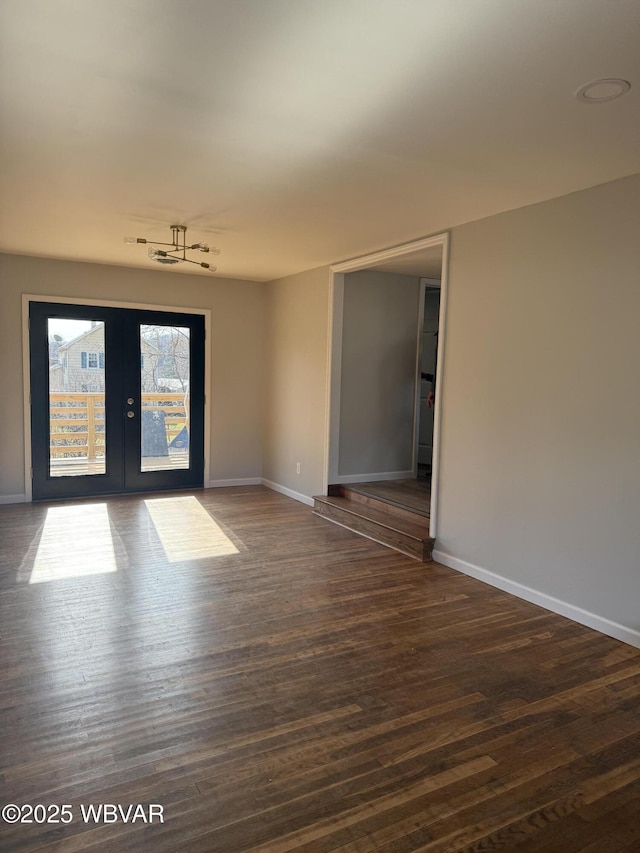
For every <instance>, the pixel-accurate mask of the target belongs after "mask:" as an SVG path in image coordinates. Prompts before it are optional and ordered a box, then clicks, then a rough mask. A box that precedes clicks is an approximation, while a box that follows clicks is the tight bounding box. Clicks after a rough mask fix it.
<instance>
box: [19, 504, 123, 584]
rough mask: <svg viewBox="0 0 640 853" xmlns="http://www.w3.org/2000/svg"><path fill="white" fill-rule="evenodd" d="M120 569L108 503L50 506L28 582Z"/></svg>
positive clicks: (96, 573)
mask: <svg viewBox="0 0 640 853" xmlns="http://www.w3.org/2000/svg"><path fill="white" fill-rule="evenodd" d="M117 570H118V565H117V562H116V554H115V549H114V545H113V537H112V535H111V525H110V524H109V515H108V513H107V505H106V504H103V503H102V504H91V505H87V504H83V505H80V506H60V507H50V508H49V509H48V510H47V517H46V519H45V522H44V526H43V528H42V534H41V536H40V542H39V543H38V550H37V551H36V555H35V558H34V560H33V566H32V568H31V575H30V577H29V583H43V582H45V581H56V580H62V579H64V578H77V577H83V576H86V575H101V574H105V573H107V572H115V571H117Z"/></svg>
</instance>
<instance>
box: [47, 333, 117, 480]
mask: <svg viewBox="0 0 640 853" xmlns="http://www.w3.org/2000/svg"><path fill="white" fill-rule="evenodd" d="M47 325H48V328H47V337H48V345H49V476H51V477H74V476H76V477H77V476H86V475H88V474H104V473H105V472H106V465H105V449H106V448H105V440H106V433H105V408H104V379H105V345H104V323H103V322H101V321H98V320H72V319H64V318H60V317H55V318H54V317H49V319H48V321H47Z"/></svg>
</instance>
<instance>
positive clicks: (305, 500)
mask: <svg viewBox="0 0 640 853" xmlns="http://www.w3.org/2000/svg"><path fill="white" fill-rule="evenodd" d="M261 483H262V485H263V486H266V487H267V488H268V489H273V491H274V492H279V493H280V494H281V495H286V496H287V497H288V498H293V499H294V501H300V503H302V504H306V505H307V506H313V498H310V497H309V496H308V495H303V494H301V493H300V492H294V491H293V489H287V487H286V486H281V485H280V484H279V483H272V482H271V480H261Z"/></svg>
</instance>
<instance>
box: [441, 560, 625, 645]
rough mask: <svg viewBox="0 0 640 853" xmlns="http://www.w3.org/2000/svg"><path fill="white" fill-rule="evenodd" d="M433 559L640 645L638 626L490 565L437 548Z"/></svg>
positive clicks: (568, 617)
mask: <svg viewBox="0 0 640 853" xmlns="http://www.w3.org/2000/svg"><path fill="white" fill-rule="evenodd" d="M432 559H433V560H435V561H436V562H437V563H442V564H443V565H444V566H448V567H449V568H450V569H455V570H456V571H458V572H462V574H464V575H469V576H470V577H472V578H475V579H476V580H479V581H482V582H483V583H486V584H489V586H494V587H497V589H501V590H503V591H504V592H509V593H511V594H512V595H515V596H517V597H518V598H523V599H524V600H525V601H530V602H531V603H532V604H538V605H539V606H540V607H544V608H545V609H546V610H551V611H552V613H558V614H559V615H560V616H566V617H567V619H571V620H572V621H573V622H578V623H579V624H580V625H586V626H587V628H593V629H594V630H595V631H600V633H601V634H606V635H607V636H609V637H613V638H614V639H616V640H621V641H622V642H623V643H627V644H628V645H630V646H635V647H636V648H640V631H638V630H636V629H635V628H629V627H627V626H626V625H620V624H619V623H618V622H612V621H611V620H610V619H606V618H605V617H604V616H598V614H597V613H591V611H589V610H583V609H582V608H581V607H576V605H574V604H569V602H567V601H562V600H561V599H559V598H554V597H553V596H552V595H547V594H546V593H544V592H540V591H539V590H537V589H533V588H532V587H529V586H525V585H524V584H521V583H518V582H517V581H512V580H509V578H505V577H504V576H503V575H498V574H496V573H495V572H491V571H489V570H488V569H483V568H481V567H480V566H475V565H474V564H473V563H468V562H467V561H466V560H460V559H459V558H458V557H454V556H452V555H451V554H447V553H446V552H445V551H440V550H438V549H437V548H436V549H434V551H433V556H432Z"/></svg>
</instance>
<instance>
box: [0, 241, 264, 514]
mask: <svg viewBox="0 0 640 853" xmlns="http://www.w3.org/2000/svg"><path fill="white" fill-rule="evenodd" d="M0 287H1V290H0V300H1V303H0V304H1V310H0V364H1V365H2V369H1V370H0V405H1V412H0V414H1V422H2V441H0V501H1V500H2V498H3V497H6V496H10V495H13V496H16V495H21V494H24V492H25V483H24V441H23V434H24V422H23V385H22V381H23V380H22V332H21V311H22V306H21V294H23V293H32V294H36V295H45V296H66V297H72V298H77V300H78V302H82V299H83V298H85V299H105V300H117V301H123V302H141V303H148V304H157V305H169V306H176V307H186V308H209V309H210V310H211V313H212V329H211V331H212V340H211V347H212V365H211V368H212V369H211V379H212V386H211V387H212V400H211V413H212V414H211V450H210V452H211V478H212V479H213V480H214V481H215V480H225V479H231V478H234V479H236V478H237V479H245V478H247V479H250V478H255V477H258V478H259V477H260V476H261V473H262V433H263V422H262V419H263V409H264V406H263V388H264V306H265V286H264V285H263V284H258V283H255V282H247V281H240V280H232V279H223V278H219V277H217V276H216V277H214V276H208V277H205V276H204V275H201V276H199V275H186V274H181V273H174V272H168V271H155V270H140V269H128V268H123V267H115V266H103V265H99V264H85V263H74V262H72V261H54V260H47V259H43V258H31V257H25V256H17V255H0Z"/></svg>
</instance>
